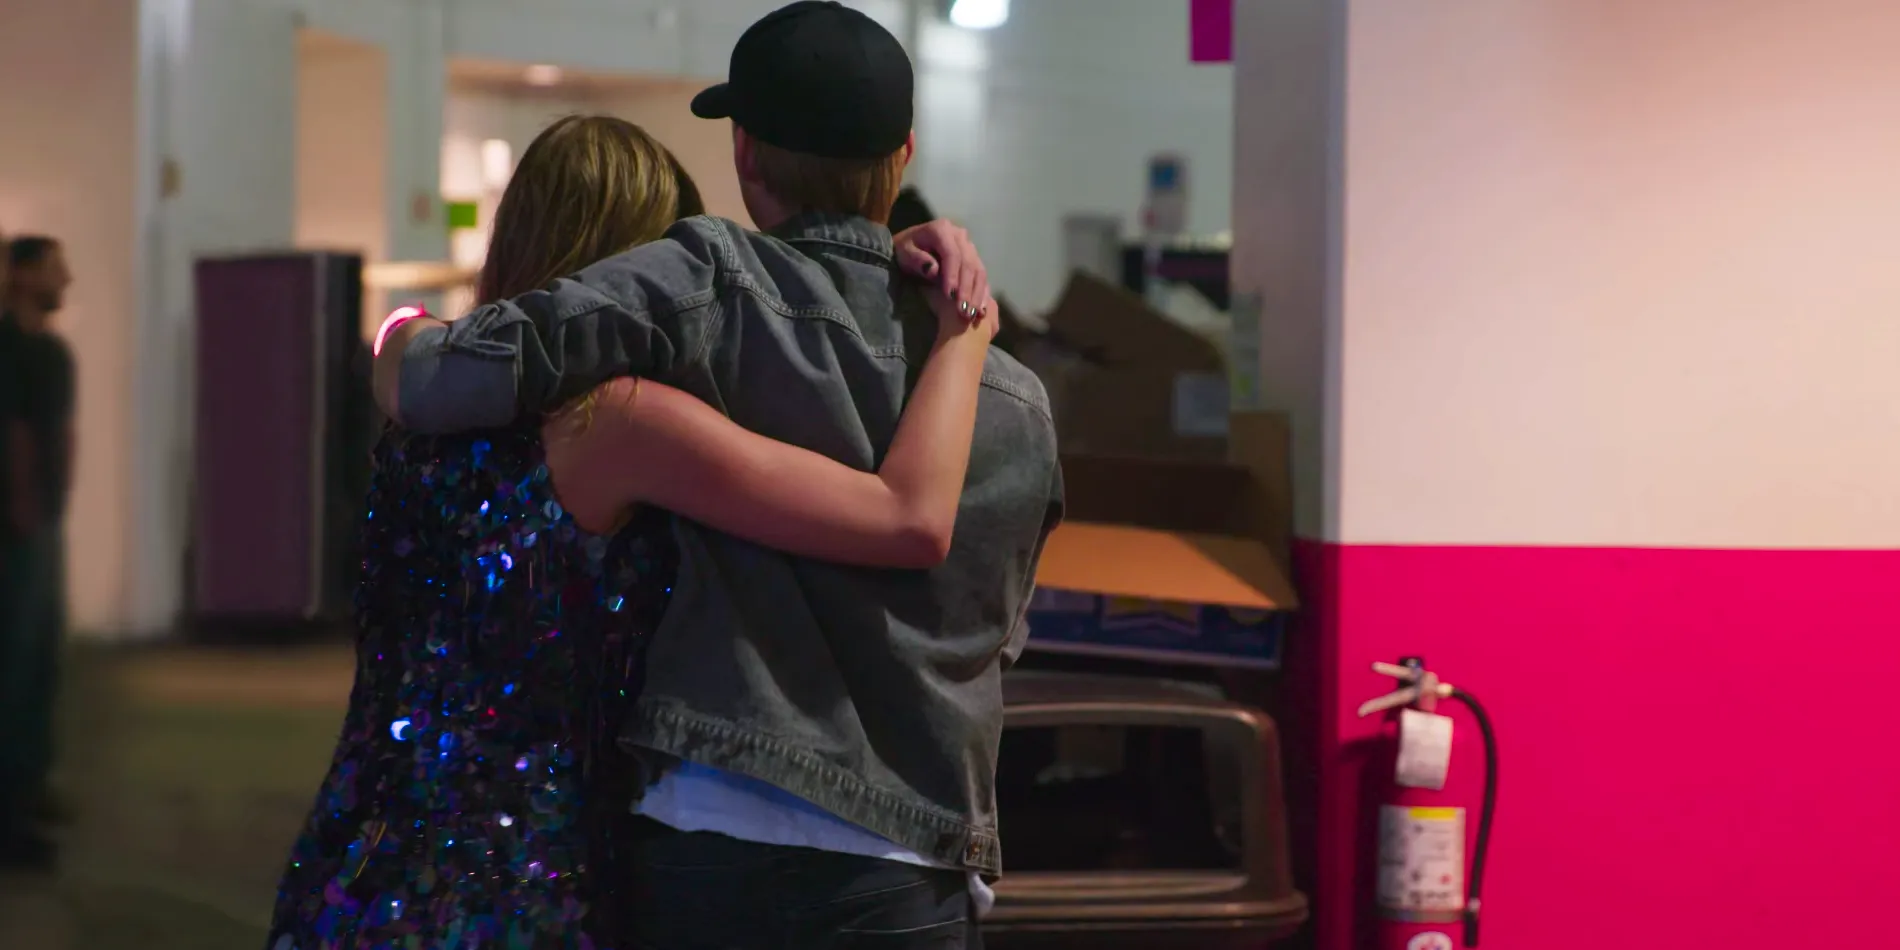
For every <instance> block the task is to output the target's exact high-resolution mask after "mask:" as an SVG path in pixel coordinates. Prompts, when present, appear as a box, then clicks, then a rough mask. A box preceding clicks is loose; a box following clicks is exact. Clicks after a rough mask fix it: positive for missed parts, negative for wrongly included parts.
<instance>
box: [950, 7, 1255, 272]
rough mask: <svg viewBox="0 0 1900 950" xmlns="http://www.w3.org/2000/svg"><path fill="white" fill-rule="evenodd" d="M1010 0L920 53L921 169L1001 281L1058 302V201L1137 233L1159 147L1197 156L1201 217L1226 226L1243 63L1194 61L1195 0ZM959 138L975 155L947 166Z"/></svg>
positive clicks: (1194, 172)
mask: <svg viewBox="0 0 1900 950" xmlns="http://www.w3.org/2000/svg"><path fill="white" fill-rule="evenodd" d="M1010 10H1011V14H1010V20H1009V22H1008V23H1006V24H1004V25H1003V26H1002V27H1000V28H998V29H996V30H993V31H989V32H987V33H984V34H980V35H977V36H974V37H972V36H971V35H970V34H967V33H964V34H963V35H961V36H958V35H955V34H958V33H961V32H962V31H956V30H954V29H953V28H948V27H944V28H943V29H941V30H938V31H931V30H926V31H925V34H924V43H923V44H922V49H921V50H920V55H919V56H918V57H917V58H918V59H919V60H920V61H921V63H922V67H921V74H920V76H919V86H920V89H919V109H920V115H919V119H918V125H919V129H918V149H919V151H920V152H921V153H922V154H923V155H924V162H925V164H924V167H923V168H922V169H921V170H920V171H921V175H920V176H919V179H918V181H917V183H918V184H919V186H920V187H921V188H922V190H923V192H924V196H925V198H926V199H927V200H929V201H930V202H931V204H932V207H933V208H935V209H936V210H937V212H938V213H939V214H943V215H945V216H948V217H953V218H958V219H963V220H966V221H968V222H969V224H970V226H971V229H972V231H973V232H975V234H976V237H977V238H978V240H979V242H980V244H981V247H982V248H983V250H984V260H985V261H986V262H988V263H989V265H990V267H991V269H992V270H993V272H994V277H993V281H994V282H995V284H996V286H998V287H999V288H1001V289H1002V290H1003V292H1004V293H1006V294H1007V295H1008V296H1009V297H1010V299H1011V300H1012V301H1013V302H1014V303H1016V304H1017V305H1018V306H1021V307H1025V308H1028V309H1032V310H1039V309H1042V308H1045V307H1047V306H1048V305H1050V304H1052V303H1054V301H1055V297H1056V295H1057V294H1058V293H1059V292H1060V291H1061V289H1062V283H1063V281H1064V280H1065V279H1066V278H1067V273H1066V270H1065V268H1064V262H1063V260H1062V253H1063V251H1062V231H1061V227H1062V218H1063V216H1064V215H1067V214H1071V213H1076V212H1109V213H1114V214H1119V215H1121V216H1122V217H1123V218H1124V220H1126V222H1127V224H1128V228H1129V230H1130V233H1131V234H1132V233H1133V232H1134V230H1135V229H1136V228H1137V227H1138V225H1139V223H1140V207H1141V203H1142V198H1143V194H1144V188H1145V185H1146V182H1145V177H1146V169H1147V160H1148V157H1149V156H1150V155H1152V154H1154V153H1156V152H1161V151H1175V152H1180V153H1182V154H1183V155H1185V156H1186V157H1187V161H1188V173H1189V177H1190V185H1189V187H1190V208H1189V227H1190V229H1191V230H1192V231H1193V232H1195V233H1197V234H1214V233H1217V232H1222V231H1226V230H1228V221H1229V208H1230V206H1231V205H1232V202H1233V152H1232V148H1233V146H1232V143H1233V124H1234V111H1233V104H1234V99H1233V69H1232V67H1231V66H1228V65H1226V64H1218V65H1195V64H1192V63H1190V62H1189V61H1188V41H1187V5H1186V4H1185V3H1180V2H1156V0H1018V2H1016V3H1013V4H1011V5H1010ZM973 45H978V46H980V48H981V49H980V51H976V50H972V49H971V48H970V47H972V46H973ZM958 63H973V64H975V65H972V66H968V67H964V68H963V69H961V70H959V68H958V66H957V65H955V64H958ZM959 72H962V73H964V74H966V75H967V76H968V78H967V79H959V78H958V74H959ZM959 147H961V148H962V149H964V150H965V151H964V153H963V154H964V157H963V158H962V159H960V160H958V161H957V162H956V165H955V167H953V168H949V169H946V168H944V167H943V165H942V163H941V162H940V161H939V159H938V155H939V154H940V152H942V151H945V150H950V149H956V148H959ZM972 152H973V154H972Z"/></svg>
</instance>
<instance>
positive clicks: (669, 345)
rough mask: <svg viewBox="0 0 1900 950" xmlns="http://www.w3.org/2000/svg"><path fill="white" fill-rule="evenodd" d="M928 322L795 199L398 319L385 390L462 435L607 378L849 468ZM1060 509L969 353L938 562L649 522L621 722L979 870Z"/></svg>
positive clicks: (1044, 431)
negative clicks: (406, 323)
mask: <svg viewBox="0 0 1900 950" xmlns="http://www.w3.org/2000/svg"><path fill="white" fill-rule="evenodd" d="M934 338H935V322H934V319H933V318H931V317H930V315H929V312H928V307H927V305H926V304H925V303H924V302H923V300H922V298H921V295H920V294H919V293H918V292H917V291H916V290H915V289H913V288H911V287H909V286H908V285H906V284H905V283H904V282H903V281H902V280H901V279H900V277H899V276H898V272H897V269H896V266H895V264H894V263H893V259H892V249H891V234H890V232H889V231H888V230H886V229H885V228H883V227H882V226H880V225H877V224H875V223H873V222H870V221H867V220H864V219H860V218H844V217H834V216H805V217H801V218H798V219H795V220H794V221H792V222H789V223H788V224H787V225H785V226H783V227H781V228H778V229H776V230H775V231H774V232H773V233H772V234H771V235H770V236H767V235H760V234H754V233H750V232H747V231H746V230H744V229H743V228H741V227H739V226H738V225H736V224H734V223H732V222H730V221H724V220H719V219H715V218H704V217H702V218H694V219H690V220H687V221H682V222H680V223H679V224H678V225H676V226H675V227H674V228H673V229H672V230H671V231H670V232H669V233H668V235H667V238H666V239H665V240H661V241H658V242H655V243H653V244H649V245H645V246H643V247H639V248H636V249H634V250H631V251H628V252H626V253H624V254H621V255H619V256H616V257H613V258H609V259H608V260H605V261H602V262H600V263H598V264H595V265H593V266H592V267H589V268H588V269H586V270H584V271H582V272H581V273H580V274H578V275H576V276H575V277H574V278H573V279H571V280H561V281H557V282H555V283H554V284H553V285H552V286H551V287H549V288H548V289H546V290H540V291H535V292H533V293H530V294H527V295H524V296H522V297H518V298H516V299H514V300H512V301H504V302H502V303H498V304H491V305H488V306H484V307H482V308H480V309H478V310H476V311H475V312H474V313H472V314H470V315H468V316H467V317H465V318H463V319H461V320H458V321H456V322H455V323H453V324H452V325H451V326H450V329H449V330H448V331H446V333H443V332H441V331H434V332H433V333H432V334H431V333H425V334H423V335H422V336H421V337H419V338H418V339H417V340H416V342H415V343H414V344H413V345H411V346H410V347H409V349H408V350H407V351H406V352H405V353H404V355H403V366H402V381H401V394H400V398H401V402H402V412H403V417H404V421H405V423H407V424H409V425H410V426H412V427H413V428H416V429H420V430H423V431H428V432H451V431H461V430H466V429H473V428H479V427H484V426H494V425H502V424H506V423H509V422H512V421H513V420H514V419H516V418H518V417H520V416H523V415H526V414H532V413H537V412H542V411H546V410H548V409H550V408H553V407H556V406H559V405H561V404H562V403H564V402H565V401H567V400H568V399H571V398H573V397H574V396H577V395H579V394H581V393H584V392H586V391H587V390H589V389H590V388H592V387H593V386H595V385H596V384H598V383H600V382H603V381H605V380H607V379H610V378H613V377H615V376H622V375H629V374H632V375H638V376H644V377H648V378H651V379H656V380H659V381H662V382H665V383H669V384H672V385H674V386H678V387H680V388H681V389H684V390H686V391H687V392H689V393H692V394H693V395H695V396H697V397H699V398H701V399H704V400H706V401H707V402H708V403H711V404H712V405H713V406H715V407H717V408H719V409H721V410H722V411H724V412H725V413H726V414H727V415H729V416H731V417H732V418H733V419H734V420H735V421H737V422H738V423H739V424H741V425H743V426H745V427H746V428H748V429H751V430H753V431H755V432H758V433H760V434H763V435H766V436H770V437H772V438H774V439H779V440H781V441H784V442H789V443H792V444H794V445H800V446H804V447H805V448H808V449H812V450H815V451H818V452H822V453H824V454H825V455H828V456H830V457H831V458H834V459H837V460H839V461H841V462H843V463H845V464H847V465H852V466H856V467H858V468H860V469H864V470H866V471H870V470H874V469H875V468H876V467H877V466H878V464H879V463H880V462H881V461H882V460H883V457H884V453H885V451H886V450H887V449H888V447H889V445H890V441H891V437H892V435H893V433H894V432H895V429H896V425H897V420H898V417H899V415H900V414H901V412H902V410H903V406H904V400H905V397H906V394H907V393H908V391H909V389H910V386H911V384H912V383H913V382H914V380H915V376H916V371H917V369H918V368H919V366H920V365H921V363H922V361H923V359H924V357H925V356H926V355H927V354H928V352H929V349H930V343H931V342H932V341H933V340H934ZM907 344H910V345H908V346H907ZM1061 510H1062V473H1061V469H1060V468H1059V467H1058V465H1057V461H1056V438H1055V430H1054V427H1053V425H1052V423H1051V421H1050V415H1049V403H1048V397H1047V395H1046V394H1045V393H1044V391H1043V387H1042V383H1041V382H1040V381H1039V380H1038V379H1037V378H1036V376H1035V375H1034V374H1033V373H1031V372H1030V371H1029V370H1027V369H1025V368H1023V366H1022V365H1021V364H1020V363H1017V362H1016V361H1015V360H1013V359H1011V358H1010V357H1008V356H1006V355H1004V354H1003V353H1001V352H1000V351H997V350H991V351H990V355H989V360H988V364H987V366H986V367H985V370H984V375H983V388H982V391H981V396H980V398H979V401H978V416H977V431H976V440H975V443H974V445H973V447H972V449H971V454H970V470H969V477H968V480H967V481H966V483H965V486H964V491H963V499H962V503H961V507H960V508H959V510H958V513H957V522H956V536H955V540H954V542H953V544H952V548H951V551H950V555H949V558H948V559H947V560H946V561H945V563H944V564H943V565H942V566H940V567H938V568H936V569H934V570H929V571H905V570H876V569H867V568H858V567H845V566H840V565H837V564H831V563H825V562H820V561H815V560H808V559H804V558H798V557H792V556H790V555H787V554H784V553H781V552H778V551H773V550H768V549H766V548H762V547H760V546H758V545H755V544H751V543H749V542H747V541H743V540H740V539H738V538H735V537H732V536H730V535H726V534H722V533H720V532H717V531H713V530H711V529H709V528H706V527H703V526H701V525H698V524H695V523H693V522H691V521H689V520H687V519H684V518H675V519H674V522H675V524H676V526H677V527H676V533H677V535H678V538H679V542H680V546H681V555H682V557H681V568H680V576H679V579H678V581H677V582H676V584H675V585H674V592H673V602H672V605H671V607H670V608H669V609H668V611H667V614H666V617H665V619H664V621H663V622H662V624H661V626H660V629H659V630H658V631H657V632H656V634H655V636H654V638H653V641H652V644H651V647H650V649H649V651H648V666H647V676H646V688H645V693H644V695H643V697H642V698H641V700H640V702H639V705H638V707H637V708H636V711H635V712H634V714H633V715H632V717H631V718H630V720H629V721H628V723H627V724H626V727H625V730H624V732H623V740H624V741H625V742H627V743H628V744H630V745H633V746H637V747H641V748H646V749H652V750H655V751H658V752H660V753H663V754H666V755H671V756H677V757H679V758H683V759H687V760H691V761H694V762H700V763H703V764H706V765H710V766H714V767H717V768H722V769H728V770H731V771H735V772H739V773H743V774H746V775H750V776H753V777H755V778H758V779H762V780H764V781H766V782H770V783H772V784H774V785H777V786H780V787H782V788H784V789H786V790H787V791H790V792H792V793H794V794H796V795H799V796H801V797H803V798H805V799H807V800H809V801H811V802H813V803H815V804H817V805H818V806H820V807H822V808H824V809H826V810H827V811H830V812H832V813H833V814H836V815H838V816H839V817H842V818H844V819H846V820H849V821H851V822H854V823H856V824H858V825H861V826H863V827H865V828H868V829H870V830H872V831H875V832H877V833H878V834H881V835H884V836H885V837H888V838H890V839H891V840H892V841H895V842H897V843H898V844H901V845H903V846H904V847H906V848H910V849H912V850H914V851H916V852H918V853H920V854H923V855H925V856H928V857H931V858H935V859H938V860H940V861H943V862H945V863H947V864H951V865H955V866H963V867H968V868H971V869H974V870H978V871H983V872H986V873H989V874H996V873H998V872H999V871H1000V870H1001V866H1002V863H1001V862H1002V853H1001V848H1000V847H999V845H998V842H997V834H996V814H995V811H996V809H995V790H996V787H995V767H996V755H997V745H998V742H999V741H1000V738H1001V733H1002V724H1003V710H1002V692H1001V676H1002V671H1003V668H1004V667H1005V666H1006V665H1008V664H1009V663H1011V662H1013V661H1014V660H1015V658H1016V656H1017V655H1018V653H1020V651H1021V649H1022V646H1023V640H1024V638H1025V636H1026V627H1025V624H1024V621H1023V610H1024V608H1025V606H1026V605H1027V603H1028V599H1029V595H1030V591H1031V588H1032V587H1033V585H1034V583H1035V580H1034V578H1035V569H1036V561H1037V559H1038V557H1040V555H1041V553H1042V544H1043V540H1044V539H1045V538H1046V537H1047V536H1048V533H1049V531H1050V529H1052V528H1053V527H1054V526H1055V524H1056V522H1057V521H1058V520H1059V519H1060V517H1061Z"/></svg>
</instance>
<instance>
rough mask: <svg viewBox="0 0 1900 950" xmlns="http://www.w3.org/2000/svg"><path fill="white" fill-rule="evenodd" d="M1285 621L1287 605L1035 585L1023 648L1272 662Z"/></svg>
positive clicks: (1262, 665)
mask: <svg viewBox="0 0 1900 950" xmlns="http://www.w3.org/2000/svg"><path fill="white" fill-rule="evenodd" d="M1286 623H1287V614H1286V612H1285V611H1275V610H1248V609H1244V608H1238V607H1217V606H1213V605H1210V604H1182V603H1173V602H1169V601H1160V600H1144V599H1140V598H1133V597H1109V596H1105V595H1102V594H1091V593H1084V592H1080V591H1068V590H1057V589H1053V588H1048V587H1038V588H1036V594H1035V596H1034V597H1033V598H1032V599H1031V600H1030V603H1029V648H1030V649H1042V650H1051V651H1063V652H1069V653H1097V654H1103V655H1108V656H1126V657H1135V658H1141V659H1153V660H1160V661H1164V662H1169V663H1206V664H1210V665H1214V666H1245V667H1251V668H1254V669H1268V670H1277V669H1279V668H1280V648H1281V642H1282V640H1283V639H1284V637H1285V633H1286Z"/></svg>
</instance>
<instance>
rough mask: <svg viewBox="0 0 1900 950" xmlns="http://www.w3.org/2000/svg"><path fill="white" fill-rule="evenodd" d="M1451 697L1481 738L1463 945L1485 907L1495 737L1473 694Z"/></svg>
mask: <svg viewBox="0 0 1900 950" xmlns="http://www.w3.org/2000/svg"><path fill="white" fill-rule="evenodd" d="M1451 698H1452V699H1454V700H1457V701H1458V702H1460V703H1463V704H1464V707H1465V708H1466V709H1469V710H1471V718H1473V719H1476V720H1477V721H1478V734H1479V735H1480V736H1482V737H1483V739H1484V800H1483V802H1482V803H1481V804H1480V806H1479V808H1478V841H1477V845H1476V847H1475V848H1473V850H1472V855H1471V887H1470V891H1469V893H1468V894H1467V896H1466V898H1465V946H1467V947H1476V946H1477V945H1478V913H1479V912H1480V911H1481V910H1483V909H1484V901H1483V898H1482V895H1483V893H1484V858H1485V854H1486V853H1487V852H1488V851H1489V850H1490V848H1491V819H1492V818H1493V817H1494V816H1495V815H1496V814H1497V806H1498V737H1497V732H1496V731H1495V730H1493V729H1492V727H1491V714H1490V713H1487V712H1485V711H1484V706H1483V705H1482V704H1481V703H1479V702H1478V698H1477V697H1476V696H1473V695H1471V694H1470V693H1467V692H1465V691H1464V690H1462V689H1458V688H1456V687H1453V688H1452V691H1451Z"/></svg>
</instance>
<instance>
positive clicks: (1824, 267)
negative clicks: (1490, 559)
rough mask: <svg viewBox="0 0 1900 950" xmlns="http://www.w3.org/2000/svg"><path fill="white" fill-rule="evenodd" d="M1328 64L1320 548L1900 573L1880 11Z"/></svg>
mask: <svg viewBox="0 0 1900 950" xmlns="http://www.w3.org/2000/svg"><path fill="white" fill-rule="evenodd" d="M1714 23H1719V24H1721V27H1720V29H1712V28H1711V27H1710V24H1714ZM1349 37H1350V40H1349V42H1350V48H1349V56H1348V59H1347V64H1348V65H1347V68H1348V70H1349V72H1348V75H1347V77H1346V81H1345V88H1346V90H1347V100H1346V102H1347V108H1346V113H1345V121H1346V129H1345V142H1346V147H1347V148H1346V153H1347V157H1346V161H1345V164H1344V172H1343V174H1344V194H1345V202H1346V205H1345V218H1344V234H1343V245H1342V248H1343V255H1344V268H1343V279H1344V283H1343V294H1344V299H1343V307H1344V318H1343V332H1344V350H1345V357H1346V358H1345V363H1344V381H1343V387H1344V391H1343V400H1342V404H1343V407H1344V421H1343V429H1342V431H1343V438H1344V443H1343V446H1342V456H1341V462H1342V468H1341V478H1342V486H1343V487H1342V491H1343V492H1344V494H1345V497H1346V500H1347V504H1346V507H1345V510H1344V512H1343V521H1342V524H1341V527H1340V536H1339V540H1343V541H1347V542H1357V543H1369V542H1393V543H1408V544H1420V543H1444V542H1457V543H1476V544H1507V545H1526V544H1558V543H1561V544H1585V545H1588V544H1607V545H1636V546H1690V547H1702V546H1709V547H1849V548H1853V547H1869V548H1888V547H1895V546H1900V491H1896V488H1895V486H1900V440H1896V439H1895V433H1896V432H1900V319H1897V318H1896V313H1897V311H1896V301H1900V266H1896V262H1900V174H1896V170H1897V168H1900V166H1897V164H1896V158H1900V92H1897V91H1900V58H1896V57H1895V56H1894V53H1893V51H1894V50H1895V49H1900V6H1895V5H1893V4H1892V3H1886V2H1881V0H1828V2H1826V3H1824V4H1806V5H1799V6H1789V5H1786V4H1783V3H1779V2H1776V0H1673V2H1670V3H1649V4H1600V3H1594V2H1584V0H1569V2H1559V0H1545V2H1539V3H1523V2H1518V0H1464V2H1462V3H1459V4H1455V5H1447V4H1431V5H1421V4H1405V3H1371V2H1367V3H1357V4H1353V6H1352V17H1351V23H1350V30H1349ZM1764 64H1772V67H1771V68H1770V67H1767V66H1764Z"/></svg>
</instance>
